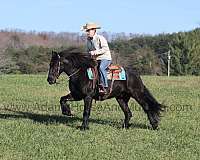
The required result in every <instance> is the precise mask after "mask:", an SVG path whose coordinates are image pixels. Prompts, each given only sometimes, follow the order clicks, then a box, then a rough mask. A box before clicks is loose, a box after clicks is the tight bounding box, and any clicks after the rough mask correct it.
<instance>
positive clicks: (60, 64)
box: [47, 49, 97, 84]
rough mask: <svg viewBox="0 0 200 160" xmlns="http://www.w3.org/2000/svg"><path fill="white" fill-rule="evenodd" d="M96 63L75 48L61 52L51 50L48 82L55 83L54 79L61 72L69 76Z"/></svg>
mask: <svg viewBox="0 0 200 160" xmlns="http://www.w3.org/2000/svg"><path fill="white" fill-rule="evenodd" d="M96 65H97V62H96V60H94V59H93V58H92V57H91V56H90V55H89V54H88V53H84V52H78V51H76V49H68V50H64V51H62V52H59V53H57V52H52V58H51V62H50V68H49V75H48V79H47V81H48V82H49V84H54V83H56V79H57V78H58V77H59V75H60V74H61V73H62V72H65V73H66V74H67V75H68V76H69V77H71V76H74V75H75V74H76V73H78V71H79V70H80V69H82V70H84V69H87V68H90V67H94V66H96Z"/></svg>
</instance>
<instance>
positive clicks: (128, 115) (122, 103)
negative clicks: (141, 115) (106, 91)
mask: <svg viewBox="0 0 200 160" xmlns="http://www.w3.org/2000/svg"><path fill="white" fill-rule="evenodd" d="M129 99H130V97H126V98H116V100H117V102H118V103H119V105H120V107H121V109H122V111H123V112H124V116H125V119H124V123H123V126H122V127H123V128H126V129H127V128H128V127H129V121H130V119H131V117H132V113H131V111H130V109H129V107H128V101H129Z"/></svg>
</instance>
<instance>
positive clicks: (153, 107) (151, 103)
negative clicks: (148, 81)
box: [143, 86, 166, 117]
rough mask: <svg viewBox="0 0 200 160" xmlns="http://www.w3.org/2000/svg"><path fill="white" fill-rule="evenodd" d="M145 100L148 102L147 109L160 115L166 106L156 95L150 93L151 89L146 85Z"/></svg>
mask: <svg viewBox="0 0 200 160" xmlns="http://www.w3.org/2000/svg"><path fill="white" fill-rule="evenodd" d="M143 96H144V97H143V98H144V101H145V102H146V103H147V104H148V108H147V110H149V111H153V112H155V113H157V115H158V116H159V117H160V116H161V115H160V114H161V112H163V111H164V110H165V108H166V106H165V105H163V104H160V103H159V102H158V101H157V100H156V99H155V98H154V96H153V95H152V94H151V93H150V91H149V90H148V89H147V88H146V86H144V94H143Z"/></svg>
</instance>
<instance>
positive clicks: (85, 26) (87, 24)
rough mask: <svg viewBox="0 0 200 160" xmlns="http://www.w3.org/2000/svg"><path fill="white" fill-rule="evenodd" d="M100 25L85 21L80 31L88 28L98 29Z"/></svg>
mask: <svg viewBox="0 0 200 160" xmlns="http://www.w3.org/2000/svg"><path fill="white" fill-rule="evenodd" d="M100 28H101V27H100V26H99V25H97V24H96V23H86V24H85V25H84V26H82V27H81V30H82V31H87V30H89V29H100Z"/></svg>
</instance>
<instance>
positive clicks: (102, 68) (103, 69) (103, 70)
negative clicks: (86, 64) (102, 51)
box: [99, 59, 111, 87]
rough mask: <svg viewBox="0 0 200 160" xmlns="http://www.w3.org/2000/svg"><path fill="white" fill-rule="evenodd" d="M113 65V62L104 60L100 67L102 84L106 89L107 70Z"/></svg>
mask: <svg viewBox="0 0 200 160" xmlns="http://www.w3.org/2000/svg"><path fill="white" fill-rule="evenodd" d="M110 64H111V60H107V59H102V60H101V62H100V65H99V72H100V83H101V84H102V85H103V86H104V87H108V79H107V71H106V69H107V68H108V66H109V65H110Z"/></svg>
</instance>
